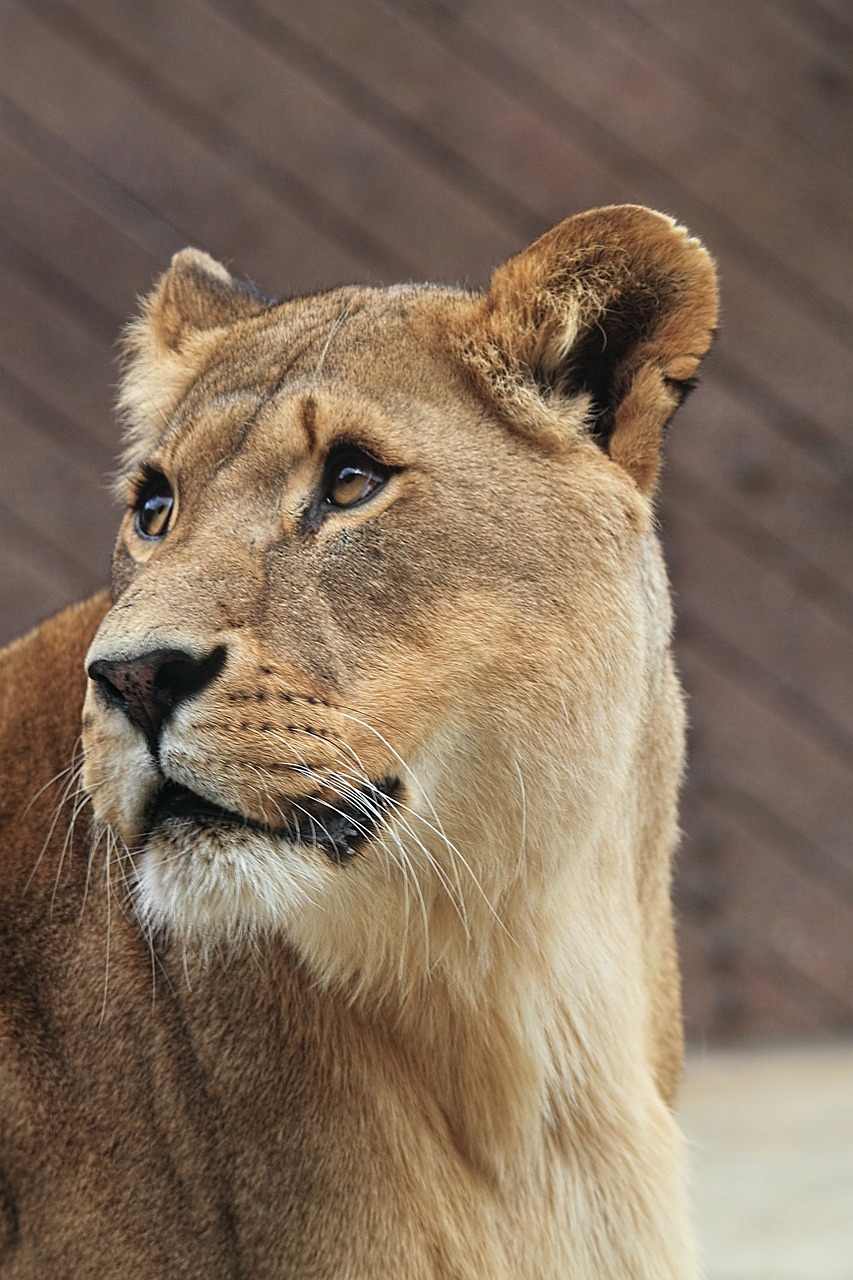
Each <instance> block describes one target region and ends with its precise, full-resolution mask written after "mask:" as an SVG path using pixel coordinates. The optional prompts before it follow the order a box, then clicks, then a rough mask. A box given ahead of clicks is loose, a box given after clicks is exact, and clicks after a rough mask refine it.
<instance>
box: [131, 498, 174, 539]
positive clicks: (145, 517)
mask: <svg viewBox="0 0 853 1280" xmlns="http://www.w3.org/2000/svg"><path fill="white" fill-rule="evenodd" d="M172 501H173V500H172V495H171V493H169V492H168V491H161V492H159V493H152V494H149V496H148V497H147V498H146V499H145V501H144V502H143V504H142V506H141V507H140V509H139V511H138V512H137V514H136V522H137V526H138V528H139V531H140V533H144V534H145V536H146V537H148V538H158V537H159V536H160V535H161V534H163V533H165V532H166V526H167V525H168V523H169V515H170V513H171V510H172Z"/></svg>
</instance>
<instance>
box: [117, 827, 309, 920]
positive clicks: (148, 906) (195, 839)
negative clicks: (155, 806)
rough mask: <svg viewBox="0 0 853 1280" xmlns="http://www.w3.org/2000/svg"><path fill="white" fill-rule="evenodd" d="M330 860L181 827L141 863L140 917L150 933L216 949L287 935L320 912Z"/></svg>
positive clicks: (163, 836) (258, 839) (149, 848)
mask: <svg viewBox="0 0 853 1280" xmlns="http://www.w3.org/2000/svg"><path fill="white" fill-rule="evenodd" d="M176 825H177V824H176ZM322 856H323V855H322V854H319V853H313V852H312V851H309V850H306V849H305V848H303V847H301V846H297V845H292V844H288V843H287V842H286V841H284V840H271V839H269V838H268V837H266V836H264V835H263V834H261V833H259V832H256V831H251V830H240V829H236V830H231V831H229V832H228V833H227V835H226V834H225V833H222V834H219V833H216V834H210V833H207V832H204V831H200V830H198V829H191V828H190V829H188V828H187V826H186V824H181V826H180V828H179V829H177V830H175V833H174V836H172V835H171V833H169V832H168V830H167V831H159V832H157V833H156V834H154V835H153V836H151V837H150V838H149V840H148V842H147V844H146V846H145V848H144V849H143V850H142V851H141V853H139V854H138V855H137V856H136V858H135V859H134V861H135V864H136V881H137V883H136V895H135V896H136V907H137V912H138V914H139V917H140V919H141V921H142V923H143V924H144V925H145V926H146V927H147V928H149V929H152V930H159V929H165V930H166V931H167V932H168V933H170V934H171V935H173V936H177V937H184V938H192V939H194V940H198V941H201V942H205V941H209V942H210V943H211V944H213V945H216V944H217V943H218V942H220V941H225V942H239V941H241V940H243V939H245V938H252V937H255V936H257V935H259V934H263V933H270V932H280V931H281V930H282V929H283V928H286V926H287V924H288V922H289V921H291V920H293V918H294V916H298V915H300V914H301V913H303V912H304V911H305V910H306V909H308V908H310V907H314V906H316V904H317V901H318V900H319V898H320V895H321V893H322V890H323V886H324V883H325V881H326V879H327V877H328V875H329V872H330V871H331V868H326V867H324V866H323V864H322V861H321V859H322Z"/></svg>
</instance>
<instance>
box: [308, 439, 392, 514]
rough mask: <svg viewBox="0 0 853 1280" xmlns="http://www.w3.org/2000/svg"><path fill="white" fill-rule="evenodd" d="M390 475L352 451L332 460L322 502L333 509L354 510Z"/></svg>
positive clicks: (327, 473) (364, 455)
mask: <svg viewBox="0 0 853 1280" xmlns="http://www.w3.org/2000/svg"><path fill="white" fill-rule="evenodd" d="M389 475H390V472H389V470H388V468H387V467H383V466H382V465H381V463H378V462H374V460H373V459H372V458H369V457H368V456H367V454H366V453H360V452H358V451H355V450H353V451H352V452H350V453H347V454H345V455H344V456H342V457H338V458H333V459H332V461H331V462H330V464H329V466H328V468H327V470H326V478H325V483H324V494H323V497H324V500H325V501H326V502H327V503H328V504H329V506H332V507H356V506H358V504H359V503H360V502H366V501H367V499H368V498H370V497H372V495H373V494H374V493H376V491H377V489H381V488H382V486H383V485H384V483H385V481H386V480H387V479H388V476H389Z"/></svg>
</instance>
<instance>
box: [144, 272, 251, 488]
mask: <svg viewBox="0 0 853 1280" xmlns="http://www.w3.org/2000/svg"><path fill="white" fill-rule="evenodd" d="M271 305H272V303H271V302H270V300H269V299H267V298H264V297H262V296H261V295H260V294H259V293H257V292H256V291H255V290H254V288H253V287H252V286H251V285H249V284H247V283H245V282H243V281H241V280H235V279H234V278H233V277H232V276H231V275H229V273H228V271H227V270H226V268H225V267H223V266H222V264H221V263H219V262H216V261H215V259H213V258H211V257H210V256H209V255H208V254H206V253H203V252H202V251H201V250H200V249H182V250H181V251H180V253H176V254H175V256H174V258H173V259H172V262H171V266H170V267H169V269H168V270H167V271H165V272H164V273H163V275H162V276H161V277H160V279H159V280H158V281H157V284H156V285H155V286H154V288H153V290H152V291H151V293H150V294H149V295H148V296H147V297H146V298H145V299H144V300H143V303H142V307H141V310H140V315H139V316H138V317H137V318H136V319H135V320H133V321H131V323H130V324H129V325H128V327H127V330H126V332H125V337H124V344H123V378H122V383H121V391H120V395H119V409H120V411H121V413H122V415H123V417H124V420H125V424H126V434H125V454H124V464H125V465H124V466H123V468H122V471H127V470H128V469H130V468H132V467H133V466H134V465H135V463H136V461H137V459H138V458H139V457H141V456H144V455H145V454H146V453H148V452H149V451H150V450H151V449H152V448H153V447H154V444H155V443H156V441H157V439H158V438H159V436H160V434H161V433H162V430H163V425H164V423H165V421H166V420H167V419H168V416H169V412H170V410H171V409H172V408H173V407H174V406H175V404H176V403H177V402H178V400H179V399H180V397H181V395H182V394H183V392H184V390H185V389H186V388H187V387H188V386H189V384H190V382H191V381H192V379H193V377H194V376H195V374H196V373H197V371H198V369H199V367H200V366H201V362H202V360H203V357H204V353H205V351H206V350H207V348H208V347H209V344H210V341H211V338H212V337H214V336H216V335H217V334H219V333H221V331H222V330H223V329H225V328H228V327H229V326H231V325H233V324H236V323H238V322H239V321H241V320H247V319H250V318H251V317H253V316H257V315H260V314H261V313H262V312H263V311H265V310H266V309H267V308H268V307H269V306H271Z"/></svg>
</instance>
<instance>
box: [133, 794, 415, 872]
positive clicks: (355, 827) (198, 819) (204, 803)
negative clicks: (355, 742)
mask: <svg viewBox="0 0 853 1280" xmlns="http://www.w3.org/2000/svg"><path fill="white" fill-rule="evenodd" d="M400 788H401V784H400V780H399V778H383V779H382V780H381V781H379V782H376V783H371V784H370V785H368V786H364V787H361V788H360V789H359V793H358V795H359V802H358V803H356V801H355V800H353V799H347V800H343V799H341V798H338V799H337V800H335V801H325V800H322V799H321V798H320V797H318V796H316V795H308V796H305V797H303V798H301V799H299V800H298V801H292V802H291V808H290V813H289V815H288V821H287V822H284V823H282V825H281V826H276V827H272V826H267V825H266V824H264V823H263V822H257V821H255V819H254V818H247V817H244V815H243V814H240V813H235V812H234V811H233V810H231V809H223V808H222V807H221V806H220V805H217V804H214V803H213V802H212V801H211V800H207V799H206V798H205V797H204V796H200V795H198V794H197V793H196V792H195V791H190V790H189V789H188V788H187V787H183V786H181V785H180V783H177V782H167V783H166V784H165V786H164V787H162V789H161V790H160V791H159V792H158V793H157V796H156V797H155V799H154V803H153V805H152V808H151V811H150V813H149V816H148V821H147V824H146V825H147V828H148V832H149V834H150V833H151V832H153V831H154V829H155V828H156V827H159V826H161V825H162V824H163V823H165V822H168V821H169V820H170V819H174V818H177V819H184V820H186V821H188V822H192V823H194V824H195V825H196V826H198V827H200V828H205V827H208V828H215V829H216V830H218V831H221V830H222V829H223V828H225V827H232V828H235V829H239V830H241V831H257V832H259V833H261V834H262V835H265V836H267V837H268V838H270V839H279V840H286V841H287V842H288V843H289V844H303V845H306V846H311V847H313V848H318V849H321V850H322V851H323V852H324V853H325V854H326V855H327V856H328V857H329V858H330V859H331V860H332V861H333V862H336V863H343V862H347V861H348V860H349V859H350V858H351V857H353V855H354V854H356V853H358V851H359V849H360V848H361V846H362V845H364V844H365V843H366V841H368V840H369V839H370V838H371V836H372V835H373V834H374V832H375V831H376V828H377V827H378V826H379V823H380V821H381V819H382V811H383V809H385V808H386V807H387V806H388V805H389V804H390V803H391V802H392V801H393V800H394V799H395V798H396V797H397V796H398V794H399V792H400Z"/></svg>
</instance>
